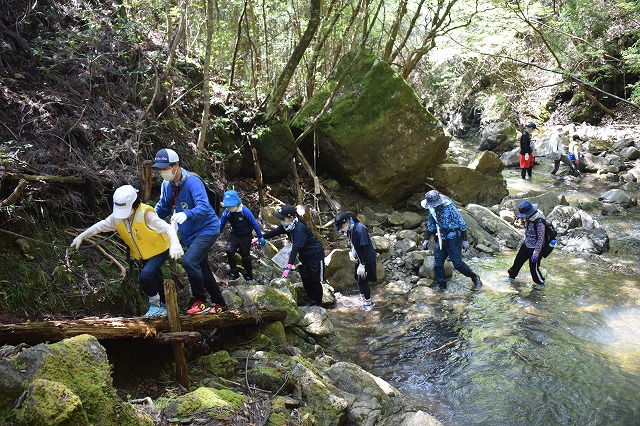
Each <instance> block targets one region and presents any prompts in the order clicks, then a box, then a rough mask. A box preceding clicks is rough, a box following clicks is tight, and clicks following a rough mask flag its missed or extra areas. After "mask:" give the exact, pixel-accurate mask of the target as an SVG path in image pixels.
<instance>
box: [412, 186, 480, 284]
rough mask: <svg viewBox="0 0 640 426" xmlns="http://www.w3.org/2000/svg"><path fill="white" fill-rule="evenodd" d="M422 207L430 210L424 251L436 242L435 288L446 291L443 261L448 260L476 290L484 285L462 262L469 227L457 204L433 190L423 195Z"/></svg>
mask: <svg viewBox="0 0 640 426" xmlns="http://www.w3.org/2000/svg"><path fill="white" fill-rule="evenodd" d="M421 205H422V208H424V209H427V210H429V214H428V215H427V235H426V238H425V240H424V242H423V243H422V247H423V248H424V249H425V250H426V249H427V247H428V245H429V240H430V239H431V237H432V236H434V237H435V240H436V244H435V250H434V259H433V271H434V274H435V276H436V277H435V285H437V286H438V287H439V288H440V289H444V288H445V287H446V285H447V279H446V276H445V273H444V261H445V260H446V259H447V257H449V259H450V260H451V263H452V264H453V267H454V268H455V269H456V270H457V271H459V272H460V273H461V274H462V275H464V276H466V277H469V278H471V281H472V282H473V288H474V289H479V288H480V287H482V281H481V280H480V277H479V276H478V274H476V273H475V272H473V271H472V270H471V268H470V267H469V265H467V264H466V263H465V262H464V261H463V260H462V249H463V248H464V249H465V250H468V249H469V241H467V224H466V223H465V221H464V219H463V218H462V216H461V215H460V212H458V209H457V208H456V206H455V204H453V202H452V201H451V200H450V199H448V198H446V197H445V196H443V195H441V194H440V193H439V192H438V191H436V190H435V189H434V190H431V191H429V192H427V193H426V194H425V195H424V200H422V202H421Z"/></svg>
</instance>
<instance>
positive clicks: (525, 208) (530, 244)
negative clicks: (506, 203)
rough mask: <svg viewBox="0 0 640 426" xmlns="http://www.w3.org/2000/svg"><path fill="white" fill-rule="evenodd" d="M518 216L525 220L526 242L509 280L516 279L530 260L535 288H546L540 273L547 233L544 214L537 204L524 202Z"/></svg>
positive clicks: (519, 207) (518, 254)
mask: <svg viewBox="0 0 640 426" xmlns="http://www.w3.org/2000/svg"><path fill="white" fill-rule="evenodd" d="M516 216H517V217H518V218H520V219H522V220H524V241H523V242H522V245H521V246H520V250H518V253H517V254H516V258H515V259H514V260H513V265H511V268H509V270H508V271H507V273H508V274H509V278H511V279H515V278H516V277H517V276H518V273H519V272H520V268H522V266H523V265H524V263H525V262H526V261H527V260H528V261H529V270H530V271H531V278H532V279H533V282H534V283H535V284H534V287H533V288H534V289H537V290H539V289H542V288H544V287H543V286H544V277H543V276H542V272H540V260H541V259H542V247H543V245H544V233H545V224H544V214H542V212H541V211H540V210H538V205H537V204H531V202H530V201H528V200H524V201H522V202H521V203H520V204H518V212H517V213H516Z"/></svg>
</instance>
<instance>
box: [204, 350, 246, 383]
mask: <svg viewBox="0 0 640 426" xmlns="http://www.w3.org/2000/svg"><path fill="white" fill-rule="evenodd" d="M200 360H201V362H202V364H203V366H204V368H205V370H206V371H208V372H210V373H212V374H215V375H216V376H218V377H223V378H225V379H233V378H234V377H235V376H236V368H237V367H238V360H237V359H235V358H232V357H231V356H230V355H229V352H227V351H218V352H216V353H212V354H210V355H207V356H204V357H202V358H201V359H200Z"/></svg>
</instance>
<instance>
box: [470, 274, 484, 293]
mask: <svg viewBox="0 0 640 426" xmlns="http://www.w3.org/2000/svg"><path fill="white" fill-rule="evenodd" d="M471 281H472V282H473V289H474V290H479V289H480V287H482V281H481V280H480V276H479V275H478V274H476V275H475V276H474V277H472V278H471Z"/></svg>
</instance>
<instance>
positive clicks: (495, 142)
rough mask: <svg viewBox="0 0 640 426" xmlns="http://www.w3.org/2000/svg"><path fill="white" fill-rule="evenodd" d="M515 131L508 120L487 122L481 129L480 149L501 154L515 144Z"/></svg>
mask: <svg viewBox="0 0 640 426" xmlns="http://www.w3.org/2000/svg"><path fill="white" fill-rule="evenodd" d="M516 136H517V131H516V128H515V126H514V125H513V124H511V123H509V122H508V121H497V122H495V123H489V124H487V125H486V126H485V128H484V129H482V139H481V141H480V150H486V151H493V152H497V153H499V154H502V153H503V152H505V151H509V150H510V149H512V148H513V146H514V145H515V144H516V142H517V140H516Z"/></svg>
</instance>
